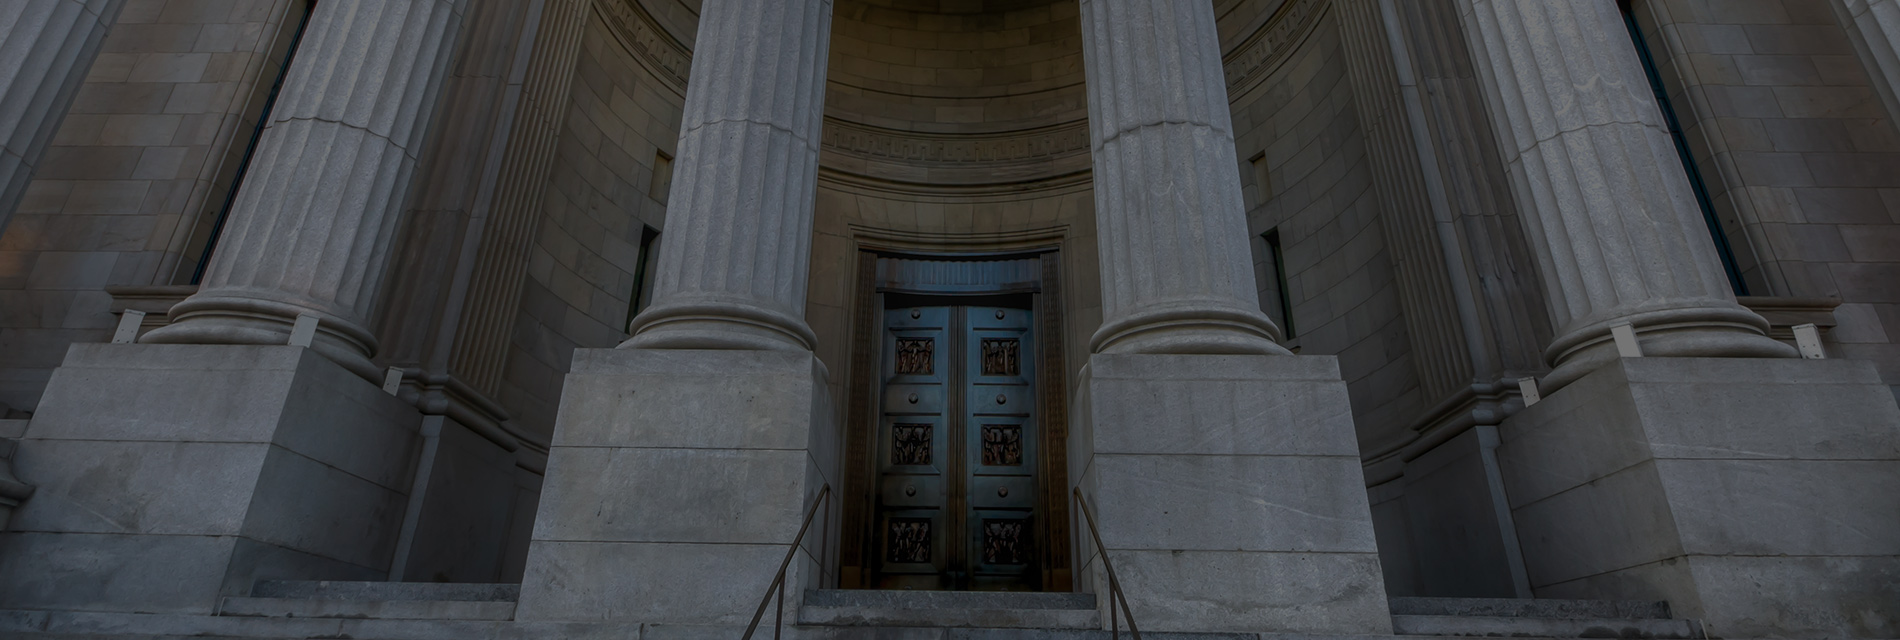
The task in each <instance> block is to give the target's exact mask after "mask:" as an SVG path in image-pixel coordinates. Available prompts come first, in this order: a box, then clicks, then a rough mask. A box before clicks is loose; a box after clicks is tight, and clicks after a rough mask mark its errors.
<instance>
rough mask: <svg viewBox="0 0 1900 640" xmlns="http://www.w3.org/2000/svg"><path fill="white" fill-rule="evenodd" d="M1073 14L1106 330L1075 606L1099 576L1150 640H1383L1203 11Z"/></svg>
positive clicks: (1078, 405)
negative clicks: (1266, 638)
mask: <svg viewBox="0 0 1900 640" xmlns="http://www.w3.org/2000/svg"><path fill="white" fill-rule="evenodd" d="M1081 13H1082V47H1083V49H1082V51H1083V56H1084V65H1085V66H1086V68H1087V72H1088V95H1089V123H1090V131H1091V133H1090V137H1091V142H1092V143H1093V145H1094V146H1093V150H1094V161H1095V174H1094V175H1095V203H1096V205H1095V206H1096V226H1097V234H1098V238H1099V240H1098V242H1099V247H1100V254H1101V255H1100V262H1101V270H1102V304H1103V314H1104V319H1103V323H1102V327H1101V328H1100V329H1099V330H1097V331H1096V333H1095V337H1094V340H1093V341H1092V344H1091V345H1090V346H1091V349H1092V350H1093V351H1094V353H1093V355H1091V356H1089V360H1088V366H1086V367H1084V368H1083V369H1082V373H1081V375H1080V376H1078V380H1077V382H1076V384H1075V389H1076V393H1075V396H1074V400H1073V402H1072V405H1071V407H1070V411H1069V415H1070V429H1069V434H1070V436H1069V442H1068V447H1067V450H1068V454H1069V459H1070V463H1069V468H1070V469H1071V470H1072V473H1071V478H1070V479H1071V483H1072V485H1073V487H1074V488H1075V489H1076V490H1077V491H1079V492H1080V493H1081V495H1083V496H1084V497H1085V499H1086V501H1087V503H1088V507H1089V509H1090V510H1091V511H1092V513H1093V514H1094V516H1095V518H1094V520H1095V521H1096V522H1099V523H1100V527H1101V528H1100V531H1099V533H1100V537H1099V538H1096V537H1092V536H1090V535H1089V534H1088V533H1087V532H1078V537H1079V539H1080V540H1081V542H1080V544H1079V545H1078V548H1077V551H1078V552H1079V553H1078V556H1077V563H1076V566H1077V567H1079V568H1080V569H1081V570H1080V571H1079V572H1078V573H1077V576H1076V577H1077V579H1078V583H1079V584H1078V585H1077V587H1078V588H1080V589H1081V590H1083V591H1089V592H1093V593H1096V594H1098V595H1101V594H1106V593H1108V588H1107V584H1106V578H1107V576H1106V572H1105V571H1104V570H1103V566H1104V564H1105V562H1104V561H1103V559H1104V558H1106V559H1108V560H1111V561H1112V562H1113V563H1114V570H1115V572H1116V575H1117V576H1118V578H1119V581H1120V584H1121V585H1122V588H1123V589H1125V590H1126V593H1127V597H1128V606H1129V609H1130V610H1132V611H1135V612H1136V616H1137V617H1138V618H1140V620H1141V627H1142V628H1143V629H1146V630H1148V631H1151V632H1218V633H1233V632H1239V633H1257V632H1282V633H1320V634H1351V635H1356V634H1375V635H1377V634H1389V633H1391V632H1392V626H1391V622H1390V620H1391V616H1390V615H1389V611H1388V609H1387V605H1386V597H1385V590H1384V588H1383V581H1382V578H1380V575H1381V572H1380V569H1379V558H1378V546H1377V544H1376V543H1375V540H1374V537H1373V531H1372V519H1371V509H1370V508H1369V507H1368V506H1367V504H1366V492H1365V481H1364V478H1365V475H1364V472H1363V471H1362V470H1361V468H1360V465H1359V452H1358V446H1357V443H1356V442H1355V439H1354V435H1353V433H1354V432H1353V428H1352V407H1351V406H1350V403H1349V402H1348V399H1347V394H1346V384H1345V382H1343V381H1342V380H1340V377H1339V368H1338V364H1337V361H1336V360H1335V359H1333V358H1332V357H1330V356H1309V357H1295V356H1293V355H1291V354H1290V353H1289V352H1288V351H1287V350H1286V349H1285V348H1282V347H1281V346H1280V345H1279V343H1278V339H1279V337H1280V330H1279V328H1278V327H1276V326H1274V324H1273V322H1272V321H1271V320H1268V319H1267V317H1266V316H1265V315H1264V314H1262V313H1260V305H1259V296H1258V293H1257V291H1256V289H1255V287H1254V278H1253V267H1252V260H1251V256H1250V249H1249V247H1248V242H1249V240H1250V238H1248V234H1247V225H1246V219H1245V217H1244V214H1243V211H1242V208H1241V193H1240V175H1239V171H1238V169H1237V167H1238V165H1239V163H1238V162H1236V160H1235V149H1234V135H1233V122H1232V116H1231V115H1230V113H1229V110H1228V102H1227V84H1226V81H1225V78H1224V74H1223V72H1222V67H1221V56H1220V47H1219V36H1218V34H1217V33H1216V31H1215V28H1214V7H1213V4H1212V3H1208V2H1198V1H1192V0H1082V2H1081ZM1288 398H1293V399H1297V402H1292V403H1289V402H1287V401H1285V399H1288ZM1293 443H1298V444H1297V445H1294V444H1293ZM1184 505H1202V506H1206V507H1207V508H1205V509H1202V508H1199V507H1187V506H1184ZM1156 522H1166V523H1167V525H1166V526H1146V525H1144V524H1142V523H1156ZM1286 576H1301V579H1300V580H1299V581H1297V582H1298V588H1287V587H1286V585H1287V584H1290V583H1288V582H1287V581H1286ZM1100 600H1101V601H1102V602H1103V611H1102V614H1103V615H1104V616H1107V615H1108V614H1109V611H1108V610H1107V608H1106V599H1105V598H1102V599H1100ZM1105 619H1106V618H1105Z"/></svg>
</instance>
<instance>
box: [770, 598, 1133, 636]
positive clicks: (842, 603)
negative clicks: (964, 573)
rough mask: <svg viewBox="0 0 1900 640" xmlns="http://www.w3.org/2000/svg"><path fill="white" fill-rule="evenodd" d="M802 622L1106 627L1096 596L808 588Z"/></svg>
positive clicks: (800, 614) (940, 626)
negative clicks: (1097, 607) (1096, 604)
mask: <svg viewBox="0 0 1900 640" xmlns="http://www.w3.org/2000/svg"><path fill="white" fill-rule="evenodd" d="M798 623H799V624H800V625H802V626H817V627H927V628H938V629H958V628H968V629H974V628H988V629H1047V630H1081V629H1100V628H1102V624H1101V613H1100V612H1099V611H1097V610H1096V608H1095V596H1093V595H1089V594H1086V593H1021V592H980V591H873V590H856V589H853V590H845V589H823V590H816V591H807V592H805V603H804V606H802V607H800V608H799V610H798Z"/></svg>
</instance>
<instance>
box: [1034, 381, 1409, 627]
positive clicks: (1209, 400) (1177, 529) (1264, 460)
mask: <svg viewBox="0 0 1900 640" xmlns="http://www.w3.org/2000/svg"><path fill="white" fill-rule="evenodd" d="M1077 387H1078V388H1077V393H1076V397H1075V400H1074V406H1075V410H1074V411H1073V413H1072V416H1073V418H1072V428H1071V431H1070V436H1069V438H1070V440H1069V442H1070V445H1069V456H1070V462H1069V468H1070V469H1071V470H1072V471H1071V472H1072V473H1074V474H1075V475H1074V478H1076V485H1077V486H1078V487H1079V488H1080V489H1081V490H1082V493H1083V495H1084V496H1085V497H1086V498H1087V499H1088V501H1089V506H1090V508H1091V509H1093V510H1094V513H1095V516H1096V522H1097V524H1098V525H1099V526H1100V534H1101V537H1102V544H1103V546H1104V547H1106V550H1107V553H1108V557H1109V559H1110V560H1111V561H1112V562H1113V563H1114V569H1115V572H1116V574H1117V576H1118V578H1119V580H1120V582H1121V585H1122V588H1123V589H1124V590H1125V591H1126V592H1127V594H1128V600H1129V606H1130V608H1131V609H1132V610H1133V612H1134V615H1135V620H1136V622H1137V623H1138V624H1140V625H1141V628H1142V629H1143V630H1144V631H1195V632H1292V633H1324V634H1389V633H1391V632H1392V627H1391V617H1390V615H1389V610H1388V608H1387V605H1386V596H1385V586H1384V581H1383V577H1382V575H1381V572H1380V568H1379V555H1378V547H1377V544H1376V543H1375V541H1374V538H1373V530H1372V516H1371V511H1370V509H1369V507H1368V506H1367V500H1366V489H1365V478H1364V476H1363V474H1362V472H1361V470H1360V465H1359V451H1358V445H1357V443H1356V441H1355V435H1354V432H1353V425H1352V408H1351V406H1350V404H1349V403H1348V399H1347V396H1346V385H1345V383H1344V382H1342V381H1341V380H1340V377H1339V369H1338V364H1337V361H1336V360H1334V359H1333V358H1331V357H1297V356H1233V355H1112V354H1102V355H1095V356H1093V357H1091V358H1090V359H1089V365H1088V368H1087V369H1086V370H1085V371H1084V372H1083V375H1082V378H1081V381H1080V382H1078V383H1077ZM1073 526H1074V527H1075V528H1076V529H1075V532H1076V538H1077V540H1078V541H1079V544H1078V545H1077V548H1078V553H1079V555H1078V558H1079V559H1080V560H1081V571H1079V572H1078V573H1079V580H1080V582H1081V586H1082V588H1083V589H1084V590H1089V591H1093V592H1095V593H1097V594H1104V595H1105V594H1107V593H1108V589H1107V576H1106V574H1105V572H1104V570H1103V566H1102V562H1101V558H1100V556H1099V554H1098V553H1097V550H1096V549H1095V548H1094V544H1093V542H1092V541H1091V540H1090V538H1089V533H1088V531H1087V530H1086V529H1087V526H1088V525H1087V524H1086V523H1084V522H1083V521H1082V520H1081V519H1080V518H1078V519H1077V521H1076V523H1075V524H1074V525H1073ZM1098 600H1099V601H1100V603H1101V605H1102V606H1103V608H1104V611H1103V615H1104V616H1106V615H1107V611H1106V607H1107V604H1108V602H1107V599H1106V597H1099V598H1098ZM1104 620H1106V617H1104Z"/></svg>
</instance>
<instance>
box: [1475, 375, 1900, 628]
mask: <svg viewBox="0 0 1900 640" xmlns="http://www.w3.org/2000/svg"><path fill="white" fill-rule="evenodd" d="M1501 436H1502V444H1501V445H1500V446H1499V448H1498V451H1497V454H1498V460H1499V464H1500V467H1501V469H1502V472H1503V477H1504V483H1505V489H1506V491H1507V493H1508V494H1509V496H1510V502H1511V509H1512V515H1513V518H1514V519H1515V521H1516V523H1517V531H1518V538H1519V540H1520V542H1521V543H1522V545H1523V550H1524V561H1525V565H1526V569H1527V570H1528V573H1529V577H1530V581H1531V586H1532V588H1533V589H1535V591H1536V594H1537V596H1538V597H1540V598H1580V599H1616V600H1626V599H1658V600H1668V601H1669V603H1670V605H1671V607H1672V608H1673V610H1674V611H1675V613H1676V615H1678V616H1682V617H1687V618H1700V619H1702V620H1703V621H1704V622H1705V623H1706V624H1707V626H1708V631H1709V634H1710V635H1711V636H1715V637H1729V638H1751V637H1752V638H1758V637H1791V636H1792V637H1819V636H1849V637H1888V638H1890V637H1894V634H1895V633H1896V632H1897V631H1900V408H1896V407H1895V405H1894V400H1893V396H1892V395H1891V394H1890V393H1889V391H1888V388H1887V387H1886V386H1885V385H1884V384H1882V382H1881V380H1880V378H1879V376H1878V375H1877V374H1876V373H1875V371H1874V368H1873V366H1872V365H1871V364H1869V363H1867V362H1860V361H1848V360H1783V359H1772V360H1766V359H1762V360H1758V359H1714V358H1629V359H1623V360H1619V361H1614V362H1613V363H1612V364H1611V365H1609V366H1606V367H1604V368H1602V369H1599V370H1598V371H1596V372H1594V373H1592V374H1590V375H1588V376H1585V377H1583V378H1582V379H1580V380H1578V381H1577V382H1575V383H1573V384H1571V385H1570V386H1568V387H1565V388H1564V389H1563V390H1561V391H1559V392H1557V393H1555V394H1553V395H1551V396H1550V397H1548V398H1546V399H1545V400H1544V401H1543V402H1540V403H1538V404H1536V405H1534V406H1532V407H1530V408H1527V409H1525V410H1524V411H1523V412H1522V413H1519V414H1517V415H1515V416H1513V417H1511V418H1510V419H1509V420H1507V421H1505V423H1504V425H1503V428H1502V429H1501Z"/></svg>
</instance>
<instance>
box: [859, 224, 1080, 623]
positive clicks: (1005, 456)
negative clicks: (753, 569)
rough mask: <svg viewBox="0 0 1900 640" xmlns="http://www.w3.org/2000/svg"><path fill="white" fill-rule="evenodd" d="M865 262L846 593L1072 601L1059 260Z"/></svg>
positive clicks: (886, 258) (880, 258)
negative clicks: (983, 594)
mask: <svg viewBox="0 0 1900 640" xmlns="http://www.w3.org/2000/svg"><path fill="white" fill-rule="evenodd" d="M864 258H865V260H866V261H867V262H870V263H872V264H873V265H874V266H867V268H866V269H863V270H862V275H863V276H865V277H863V278H861V279H860V282H859V284H860V286H863V287H866V288H867V289H869V291H868V292H867V291H860V294H861V295H860V296H859V302H860V304H863V305H865V307H867V308H865V309H861V310H860V311H861V313H860V314H859V316H858V317H859V325H860V326H859V327H858V328H859V329H860V330H859V331H858V332H857V333H856V336H855V338H854V344H853V350H854V354H853V356H854V357H853V362H854V363H855V364H854V367H853V371H852V373H851V384H852V387H853V390H854V393H853V399H854V402H853V403H852V406H851V408H850V411H851V414H850V416H849V420H848V425H849V426H848V431H847V445H846V446H847V447H848V455H847V466H848V469H849V472H848V477H847V487H848V488H847V490H846V496H845V498H846V507H845V509H846V510H845V514H844V516H845V531H846V536H845V539H844V540H843V543H844V546H845V548H844V550H843V551H844V553H843V554H842V555H843V556H844V559H843V562H844V564H845V567H844V568H843V569H844V570H843V571H842V572H841V577H842V578H843V580H842V581H843V583H844V584H843V586H845V587H846V588H854V587H855V588H871V589H930V590H971V591H1068V590H1070V586H1071V585H1070V584H1069V571H1068V566H1069V562H1070V560H1069V557H1068V549H1069V544H1068V525H1067V513H1068V510H1067V508H1066V502H1065V501H1064V500H1062V496H1064V495H1065V493H1064V491H1065V490H1066V486H1067V473H1066V460H1065V457H1064V452H1063V450H1064V447H1063V445H1062V440H1063V439H1064V438H1066V431H1067V430H1066V424H1065V423H1066V412H1065V411H1063V410H1062V409H1061V407H1063V406H1064V405H1063V402H1064V400H1063V398H1062V397H1061V396H1062V393H1061V389H1062V385H1061V383H1060V382H1059V380H1060V379H1061V378H1062V377H1063V373H1062V371H1063V369H1062V364H1061V350H1060V347H1059V346H1052V344H1051V343H1053V342H1058V341H1059V340H1060V337H1059V336H1060V335H1061V330H1060V327H1061V321H1060V316H1061V310H1060V309H1059V308H1058V307H1059V304H1060V303H1059V302H1058V301H1057V300H1058V299H1056V298H1054V297H1052V296H1049V295H1047V290H1048V289H1052V288H1053V286H1052V283H1051V282H1050V281H1051V280H1053V276H1054V269H1055V264H1056V262H1055V259H1054V258H1055V256H1054V255H1053V252H1049V253H1046V254H1028V255H1022V254H1017V255H1006V256H965V257H957V256H950V257H944V256H897V255H876V254H869V253H867V254H866V255H865V256H864ZM1045 272H1047V273H1045ZM867 294H868V295H867ZM863 311H868V312H869V313H862V312H863ZM1050 376H1053V377H1054V378H1055V379H1056V380H1057V382H1056V383H1055V384H1050V379H1049V377H1050ZM860 391H861V393H859V392H860Z"/></svg>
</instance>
